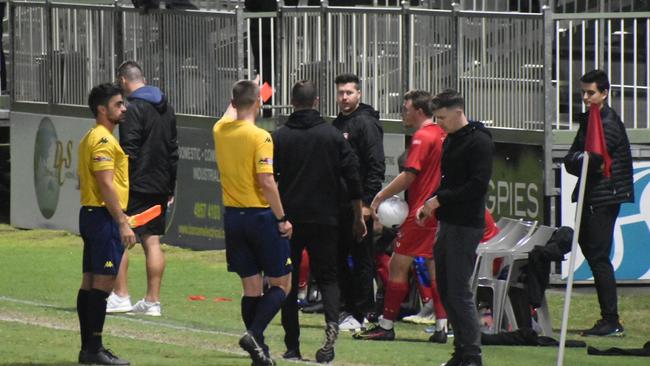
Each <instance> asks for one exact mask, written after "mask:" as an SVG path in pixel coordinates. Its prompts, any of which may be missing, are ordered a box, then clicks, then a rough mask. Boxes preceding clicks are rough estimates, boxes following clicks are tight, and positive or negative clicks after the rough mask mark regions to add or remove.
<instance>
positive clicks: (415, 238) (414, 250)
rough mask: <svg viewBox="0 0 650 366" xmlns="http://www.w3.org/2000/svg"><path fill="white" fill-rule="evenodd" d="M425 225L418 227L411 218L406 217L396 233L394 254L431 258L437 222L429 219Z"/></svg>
mask: <svg viewBox="0 0 650 366" xmlns="http://www.w3.org/2000/svg"><path fill="white" fill-rule="evenodd" d="M425 225H426V226H420V225H418V223H417V222H415V218H414V217H413V216H409V217H407V218H406V221H404V223H403V224H402V226H401V227H400V228H399V232H398V233H397V240H396V241H395V253H397V254H401V255H407V256H410V257H424V258H426V259H431V258H433V245H434V243H435V241H436V231H437V230H438V227H437V221H436V220H435V219H430V220H427V222H426V223H425Z"/></svg>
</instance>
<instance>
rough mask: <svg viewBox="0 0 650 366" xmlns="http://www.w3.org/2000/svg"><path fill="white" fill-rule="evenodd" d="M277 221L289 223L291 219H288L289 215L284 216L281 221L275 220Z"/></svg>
mask: <svg viewBox="0 0 650 366" xmlns="http://www.w3.org/2000/svg"><path fill="white" fill-rule="evenodd" d="M275 221H277V222H287V221H289V218H288V217H287V215H284V216H282V217H280V218H279V219H275Z"/></svg>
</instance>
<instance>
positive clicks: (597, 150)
mask: <svg viewBox="0 0 650 366" xmlns="http://www.w3.org/2000/svg"><path fill="white" fill-rule="evenodd" d="M585 151H586V152H590V153H594V154H598V155H600V156H602V158H603V164H604V168H603V175H605V176H606V177H608V178H609V177H611V176H612V157H611V156H610V155H609V152H608V151H607V144H606V143H605V133H604V131H603V121H602V120H601V118H600V108H599V106H598V104H596V103H591V106H590V107H589V120H588V121H587V135H586V138H585Z"/></svg>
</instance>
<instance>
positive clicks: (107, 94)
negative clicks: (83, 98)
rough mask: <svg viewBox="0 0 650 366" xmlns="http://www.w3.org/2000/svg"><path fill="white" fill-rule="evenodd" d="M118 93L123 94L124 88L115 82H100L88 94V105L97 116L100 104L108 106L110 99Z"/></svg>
mask: <svg viewBox="0 0 650 366" xmlns="http://www.w3.org/2000/svg"><path fill="white" fill-rule="evenodd" d="M116 95H122V88H120V86H119V85H116V84H113V83H104V84H99V85H96V86H95V87H93V89H92V90H91V91H90V94H89V95H88V107H90V110H91V111H92V112H93V115H94V116H95V118H96V117H97V109H98V107H99V106H100V105H103V106H104V107H108V101H109V100H111V98H113V97H114V96H116Z"/></svg>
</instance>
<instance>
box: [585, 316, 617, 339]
mask: <svg viewBox="0 0 650 366" xmlns="http://www.w3.org/2000/svg"><path fill="white" fill-rule="evenodd" d="M580 335H582V336H598V337H623V336H624V335H625V330H624V329H623V326H622V325H621V323H619V322H610V321H607V320H605V319H600V320H598V321H597V322H596V324H594V326H593V327H591V328H590V329H585V330H583V331H581V332H580Z"/></svg>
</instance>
